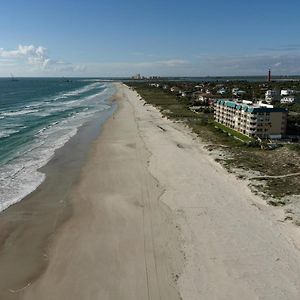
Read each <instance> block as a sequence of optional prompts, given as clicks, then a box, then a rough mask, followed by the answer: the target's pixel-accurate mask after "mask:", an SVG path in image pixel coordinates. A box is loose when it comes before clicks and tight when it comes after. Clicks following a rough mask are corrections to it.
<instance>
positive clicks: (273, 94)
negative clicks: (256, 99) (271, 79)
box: [265, 90, 280, 103]
mask: <svg viewBox="0 0 300 300" xmlns="http://www.w3.org/2000/svg"><path fill="white" fill-rule="evenodd" d="M265 100H266V101H267V102H268V103H272V102H276V101H279V100H280V93H279V91H277V90H267V91H266V93H265Z"/></svg>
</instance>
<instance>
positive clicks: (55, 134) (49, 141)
mask: <svg viewBox="0 0 300 300" xmlns="http://www.w3.org/2000/svg"><path fill="white" fill-rule="evenodd" d="M112 94H113V89H112V88H108V89H105V90H104V91H102V92H100V93H96V94H94V95H91V96H87V97H84V98H82V99H79V100H78V101H77V102H73V101H72V103H69V105H68V104H67V103H63V105H64V106H61V105H62V103H61V104H60V106H59V105H58V106H54V107H53V106H48V103H47V104H46V106H44V107H42V106H39V108H38V109H33V106H32V105H35V103H31V104H29V105H27V107H26V108H25V110H26V112H29V111H33V110H34V112H30V113H32V115H40V114H47V115H53V114H55V111H53V110H55V109H56V112H57V111H58V110H60V111H61V110H67V109H69V107H75V106H77V104H78V103H80V105H82V103H85V104H89V105H90V106H89V107H85V106H84V107H82V110H80V111H74V112H72V111H71V112H70V113H69V114H68V116H67V117H64V118H63V119H58V120H55V121H52V122H51V123H49V124H48V125H46V126H44V127H41V128H39V129H38V130H37V131H36V132H35V134H34V136H33V138H32V142H31V143H30V144H27V145H26V146H24V147H23V148H22V149H21V150H18V151H17V152H16V154H15V156H14V157H13V158H12V159H10V160H7V161H6V163H5V165H2V166H1V170H0V186H1V193H0V211H1V210H4V209H6V208H7V207H9V206H10V205H12V204H14V203H16V202H19V201H20V200H22V199H23V198H24V197H25V196H26V195H28V194H29V193H31V192H32V191H33V190H35V189H36V188H37V187H38V186H39V185H40V184H41V183H42V182H43V181H44V179H45V174H43V173H41V172H40V171H39V169H40V168H41V167H42V166H44V165H46V164H47V163H48V162H49V161H50V160H51V158H52V157H53V156H54V153H55V151H56V150H57V149H59V148H61V147H62V146H63V145H64V144H65V143H67V142H68V141H69V140H70V138H71V137H73V136H74V135H75V134H76V133H77V131H78V129H79V128H80V127H81V126H82V125H83V124H84V123H85V122H87V121H88V120H90V119H91V118H92V117H93V115H94V114H95V113H97V112H100V111H103V110H106V109H109V108H110V107H111V106H110V105H108V104H107V102H106V100H107V99H108V98H109V97H110V96H111V95H112ZM100 95H101V96H102V97H100V98H99V96H100ZM43 105H45V103H43ZM80 105H79V106H80ZM20 112H21V111H20ZM22 112H23V114H24V110H23V111H22ZM18 129H19V128H18ZM15 131H16V130H15ZM5 132H6V134H9V132H8V130H6V131H2V132H1V133H2V134H3V135H4V133H5ZM12 132H13V131H12V129H11V132H10V134H13V133H12Z"/></svg>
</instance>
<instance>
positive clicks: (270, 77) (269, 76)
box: [268, 69, 272, 82]
mask: <svg viewBox="0 0 300 300" xmlns="http://www.w3.org/2000/svg"><path fill="white" fill-rule="evenodd" d="M271 79H272V75H271V69H269V74H268V81H269V82H270V81H271Z"/></svg>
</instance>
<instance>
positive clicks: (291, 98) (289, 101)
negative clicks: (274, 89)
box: [280, 96, 295, 104]
mask: <svg viewBox="0 0 300 300" xmlns="http://www.w3.org/2000/svg"><path fill="white" fill-rule="evenodd" d="M280 103H283V104H293V103H295V96H285V97H282V98H281V100H280Z"/></svg>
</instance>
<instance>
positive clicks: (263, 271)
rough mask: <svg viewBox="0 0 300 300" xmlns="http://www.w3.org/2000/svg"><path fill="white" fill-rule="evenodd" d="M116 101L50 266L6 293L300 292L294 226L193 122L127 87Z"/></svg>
mask: <svg viewBox="0 0 300 300" xmlns="http://www.w3.org/2000/svg"><path fill="white" fill-rule="evenodd" d="M117 98H118V110H117V112H116V114H115V115H114V116H113V118H110V119H109V120H108V121H107V122H106V123H105V124H104V126H103V128H102V132H101V134H100V135H99V136H98V137H97V138H96V140H94V142H93V144H92V146H91V148H90V151H89V154H88V157H87V159H86V161H85V162H84V165H83V167H82V168H81V170H80V177H79V178H78V180H77V181H76V184H74V185H73V186H72V189H71V192H70V193H69V194H68V195H69V197H70V203H72V216H71V217H70V218H68V220H67V221H66V222H64V223H63V225H62V226H61V227H60V228H59V230H57V231H56V232H55V234H54V235H53V237H52V243H51V247H50V249H49V251H48V254H49V256H48V257H47V261H48V265H47V268H46V269H45V270H44V272H42V273H41V274H40V276H39V277H37V278H34V280H33V281H32V282H30V285H25V286H24V289H23V290H22V291H20V292H19V293H18V294H17V295H16V294H14V295H13V296H11V298H5V299H8V300H10V299H24V300H26V299H27V300H39V299H43V300H52V299H73V300H82V299H101V300H105V299H107V300H108V299H109V300H110V299H111V300H116V299H122V300H134V299H137V300H140V299H154V300H156V299H170V300H171V299H172V300H173V299H174V300H180V299H189V300H190V299H191V300H198V299H200V298H201V299H202V298H203V299H233V300H235V299H236V300H239V299H241V298H243V299H249V300H252V299H257V298H262V299H278V300H279V299H280V300H281V299H295V300H297V299H299V296H300V250H299V249H300V247H299V246H300V243H299V241H300V236H299V231H296V229H297V228H294V227H293V228H291V227H290V226H289V224H284V223H282V222H281V221H280V219H281V218H282V215H281V212H280V210H279V209H277V208H273V207H270V206H268V205H267V204H265V203H264V202H263V201H262V200H261V199H260V198H259V197H258V196H255V195H253V194H252V193H251V191H250V189H249V188H248V187H247V184H246V182H244V181H241V180H238V179H237V178H236V177H235V176H234V175H233V174H229V173H228V172H227V171H226V170H225V169H224V168H223V167H222V166H221V165H220V164H218V163H217V162H215V161H214V159H213V158H212V157H211V156H210V155H209V153H208V151H207V150H205V145H204V143H202V142H201V141H200V140H199V139H195V138H194V136H193V134H192V133H191V132H190V130H189V129H187V128H185V127H184V126H182V124H177V123H174V122H172V121H170V120H168V119H166V118H163V117H162V115H161V114H160V112H159V111H158V110H157V109H156V108H154V107H153V106H150V105H147V104H146V103H145V102H144V101H142V100H140V97H139V95H138V94H137V93H136V92H135V91H132V90H130V89H129V88H128V87H126V86H125V85H122V84H118V93H117ZM63 171H65V170H63ZM0 259H1V256H0ZM16 270H17V269H15V270H14V271H16Z"/></svg>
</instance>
